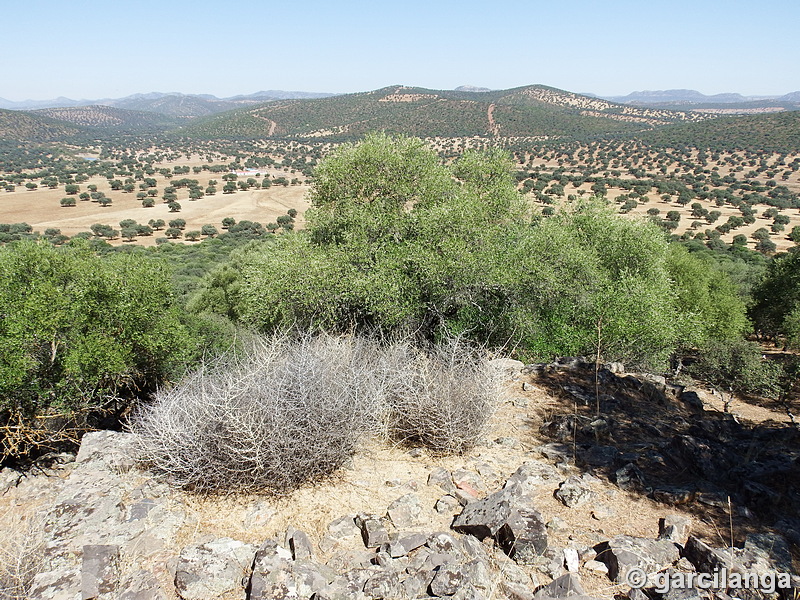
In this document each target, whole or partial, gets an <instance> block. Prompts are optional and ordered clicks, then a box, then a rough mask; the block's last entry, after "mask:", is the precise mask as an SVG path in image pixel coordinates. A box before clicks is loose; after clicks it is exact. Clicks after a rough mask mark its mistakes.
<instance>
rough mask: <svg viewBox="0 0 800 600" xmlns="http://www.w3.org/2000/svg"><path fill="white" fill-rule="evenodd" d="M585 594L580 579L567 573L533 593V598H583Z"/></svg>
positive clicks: (573, 574)
mask: <svg viewBox="0 0 800 600" xmlns="http://www.w3.org/2000/svg"><path fill="white" fill-rule="evenodd" d="M585 594H586V592H585V591H584V589H583V585H582V584H581V580H580V577H578V576H577V575H576V574H575V573H567V574H566V575H562V576H561V577H558V578H556V579H554V580H553V581H552V582H550V583H548V584H547V585H545V586H542V587H540V588H539V589H537V590H536V592H535V593H534V597H535V598H567V597H569V596H583V595H585Z"/></svg>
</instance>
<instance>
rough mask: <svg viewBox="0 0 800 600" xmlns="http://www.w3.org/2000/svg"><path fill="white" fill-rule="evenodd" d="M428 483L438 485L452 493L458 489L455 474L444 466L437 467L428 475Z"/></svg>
mask: <svg viewBox="0 0 800 600" xmlns="http://www.w3.org/2000/svg"><path fill="white" fill-rule="evenodd" d="M428 485H438V486H439V487H440V488H442V490H443V491H445V492H447V493H448V494H452V493H453V492H455V491H456V486H455V484H454V483H453V476H452V475H451V474H450V471H448V470H447V469H445V468H443V467H437V468H435V469H434V470H433V471H431V472H430V474H429V475H428Z"/></svg>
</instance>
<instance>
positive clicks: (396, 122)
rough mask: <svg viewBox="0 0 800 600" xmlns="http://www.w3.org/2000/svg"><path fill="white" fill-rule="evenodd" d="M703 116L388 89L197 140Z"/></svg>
mask: <svg viewBox="0 0 800 600" xmlns="http://www.w3.org/2000/svg"><path fill="white" fill-rule="evenodd" d="M704 118H707V117H706V116H703V115H699V114H695V113H685V112H677V111H669V110H663V109H651V108H641V107H632V106H623V105H620V104H615V103H613V102H609V101H607V100H602V99H599V98H589V97H587V96H581V95H579V94H573V93H571V92H566V91H563V90H558V89H555V88H550V87H546V86H540V85H533V86H525V87H521V88H514V89H510V90H497V91H482V92H474V91H464V90H448V91H443V90H428V89H425V88H414V87H405V86H399V85H397V86H390V87H386V88H382V89H379V90H375V91H371V92H363V93H357V94H346V95H342V96H333V97H329V98H322V99H312V100H287V101H276V102H270V103H268V104H260V105H257V106H253V107H249V108H245V109H241V110H236V111H233V112H230V113H224V114H220V115H217V116H215V117H211V118H208V119H203V120H199V121H197V122H193V123H191V124H188V125H186V126H185V127H183V128H181V129H180V133H181V134H182V135H187V136H190V137H197V138H206V139H207V138H236V137H240V138H260V137H297V138H354V137H358V136H361V135H363V134H364V133H366V132H368V131H374V130H385V131H389V132H395V133H405V134H408V135H415V136H421V137H437V136H440V137H463V136H503V137H541V138H564V137H566V138H579V137H585V136H596V135H603V134H606V133H623V132H629V133H633V132H637V131H640V130H642V129H651V128H653V127H659V126H662V125H667V124H670V123H676V122H684V121H700V120H703V119H704Z"/></svg>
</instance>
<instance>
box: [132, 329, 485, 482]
mask: <svg viewBox="0 0 800 600" xmlns="http://www.w3.org/2000/svg"><path fill="white" fill-rule="evenodd" d="M486 364H487V363H486V361H485V360H484V361H481V360H478V359H477V358H476V357H475V355H473V354H470V353H469V352H468V351H467V350H466V349H465V348H464V347H461V346H459V345H458V344H453V345H451V346H448V347H445V348H439V349H437V350H435V351H433V352H424V351H422V350H419V349H417V348H416V347H414V346H413V345H411V344H409V343H405V342H397V343H388V344H387V343H380V342H378V341H377V340H374V339H371V338H363V337H334V336H330V335H318V336H311V335H304V336H299V337H275V338H271V339H268V340H260V341H257V342H256V343H255V344H254V345H253V348H252V350H251V351H250V352H249V353H248V354H247V356H246V357H244V358H241V357H240V358H233V357H227V358H224V359H223V360H221V361H219V362H218V363H216V364H212V365H208V366H204V367H203V368H201V369H199V370H197V371H195V372H194V373H192V374H190V375H189V376H187V377H186V378H185V379H184V381H182V382H181V383H180V384H178V385H176V386H175V387H174V388H172V389H168V390H162V391H160V392H159V393H158V394H157V395H156V398H155V401H154V402H153V403H152V404H151V405H150V406H147V407H145V408H144V409H142V410H140V411H139V412H138V413H136V414H135V415H134V417H133V418H132V421H131V429H132V430H133V431H134V432H136V433H138V434H139V436H140V439H141V444H142V450H143V457H144V459H145V460H146V461H147V462H148V463H149V464H151V465H152V466H153V467H154V468H155V469H156V470H158V471H161V472H162V473H164V474H166V475H167V476H168V477H169V479H171V480H172V481H173V482H174V483H175V484H177V485H179V486H181V487H184V488H187V489H192V490H196V491H242V490H248V491H254V490H260V491H268V492H274V493H282V492H288V491H291V490H292V489H294V488H296V487H297V486H298V485H301V484H302V483H304V482H306V481H309V480H313V479H316V478H319V477H321V476H325V475H328V474H330V473H333V472H334V471H335V470H337V469H338V468H339V467H341V466H342V465H343V464H344V463H345V461H346V460H347V459H348V458H349V457H350V456H351V455H352V454H353V453H354V452H355V450H356V448H357V446H358V445H359V444H360V443H361V442H362V441H364V440H365V439H366V438H368V437H387V436H392V437H393V438H395V439H400V440H402V441H403V442H407V443H420V444H423V445H425V446H428V447H429V448H430V449H431V450H432V451H434V452H437V453H444V452H462V451H464V450H465V449H467V448H468V447H470V446H471V445H473V444H474V443H475V441H476V440H477V439H478V437H479V436H480V434H481V432H482V430H483V426H484V425H485V423H486V421H487V420H488V418H489V416H490V415H491V409H492V400H493V395H494V387H493V385H494V380H493V378H492V374H491V373H490V372H489V370H488V368H487V366H486Z"/></svg>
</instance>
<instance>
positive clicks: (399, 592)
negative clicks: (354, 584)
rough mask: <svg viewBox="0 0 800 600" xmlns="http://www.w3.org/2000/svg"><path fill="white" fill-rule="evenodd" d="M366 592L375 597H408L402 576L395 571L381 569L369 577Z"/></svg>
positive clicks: (365, 586)
mask: <svg viewBox="0 0 800 600" xmlns="http://www.w3.org/2000/svg"><path fill="white" fill-rule="evenodd" d="M364 593H365V594H367V595H368V596H371V597H373V598H397V599H402V598H406V595H405V588H404V587H403V585H402V584H401V583H400V576H399V574H398V573H396V572H393V571H381V572H379V573H376V574H375V575H373V576H372V577H370V578H369V579H367V581H366V582H365V583H364Z"/></svg>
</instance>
